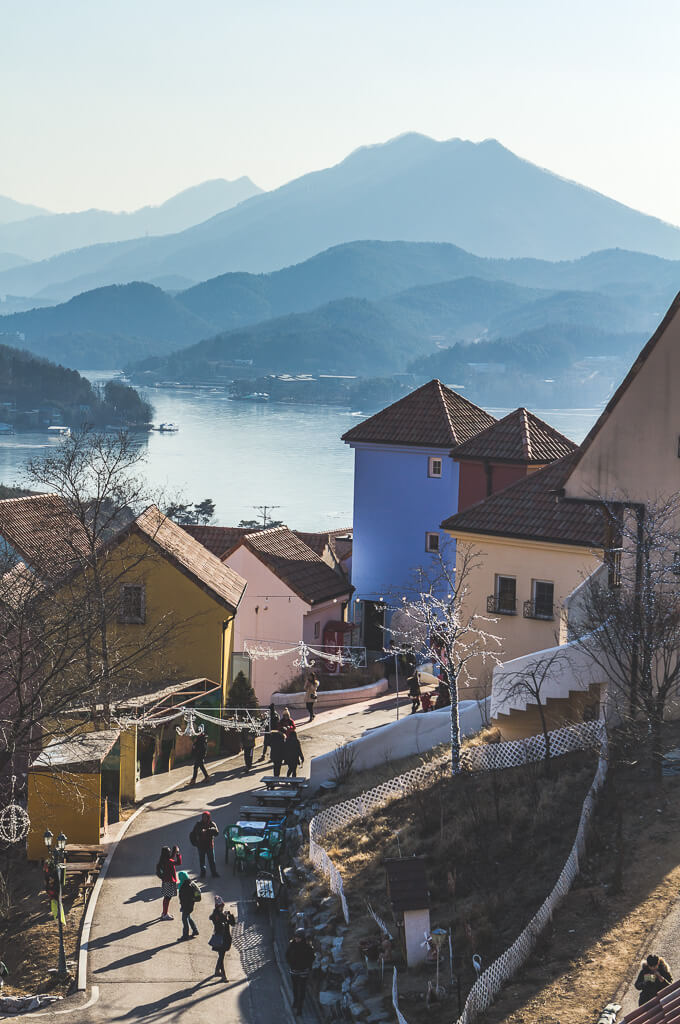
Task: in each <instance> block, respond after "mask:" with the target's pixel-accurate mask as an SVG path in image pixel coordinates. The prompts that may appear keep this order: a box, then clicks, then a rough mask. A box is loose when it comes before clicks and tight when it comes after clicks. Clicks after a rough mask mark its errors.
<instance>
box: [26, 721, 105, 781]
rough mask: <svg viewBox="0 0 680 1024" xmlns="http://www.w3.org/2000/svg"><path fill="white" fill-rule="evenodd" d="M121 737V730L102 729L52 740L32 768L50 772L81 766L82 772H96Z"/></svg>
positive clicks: (33, 762)
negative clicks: (51, 770) (54, 769)
mask: <svg viewBox="0 0 680 1024" xmlns="http://www.w3.org/2000/svg"><path fill="white" fill-rule="evenodd" d="M119 736H120V729H102V730H99V731H93V732H84V733H78V735H76V736H71V737H69V738H64V739H61V738H60V739H54V740H51V741H50V742H49V743H48V744H47V746H46V747H44V748H43V750H41V751H40V753H39V754H38V756H37V757H36V758H35V759H34V760H33V761H32V762H31V765H30V767H31V769H34V770H38V769H46V770H50V769H52V768H67V767H73V768H75V767H78V766H79V767H80V768H81V770H85V771H88V770H89V771H94V770H95V769H96V767H97V766H98V765H100V764H101V763H102V761H103V760H104V759H105V758H106V756H107V754H108V753H109V752H110V750H111V748H112V747H113V745H114V744H115V742H116V740H117V739H118V737H119Z"/></svg>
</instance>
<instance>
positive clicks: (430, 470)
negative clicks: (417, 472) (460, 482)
mask: <svg viewBox="0 0 680 1024" xmlns="http://www.w3.org/2000/svg"><path fill="white" fill-rule="evenodd" d="M435 463H438V464H439V472H438V473H435V471H434V470H435ZM443 471H444V460H443V458H442V456H441V455H430V457H429V458H428V460H427V475H428V476H429V477H431V478H432V479H433V480H441V478H442V474H443Z"/></svg>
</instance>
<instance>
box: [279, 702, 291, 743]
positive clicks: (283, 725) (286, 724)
mask: <svg viewBox="0 0 680 1024" xmlns="http://www.w3.org/2000/svg"><path fill="white" fill-rule="evenodd" d="M277 729H280V730H281V732H282V733H283V734H284V735H285V736H287V735H288V733H289V732H291V731H293V730H294V729H295V722H294V721H293V719H292V717H291V714H290V711H289V710H288V708H284V709H283V714H282V715H281V717H280V718H279V724H278V725H277Z"/></svg>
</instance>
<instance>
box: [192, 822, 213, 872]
mask: <svg viewBox="0 0 680 1024" xmlns="http://www.w3.org/2000/svg"><path fill="white" fill-rule="evenodd" d="M217 832H218V829H217V825H216V824H215V822H214V821H213V820H212V818H211V817H210V811H203V814H202V815H201V817H200V818H199V819H198V821H197V822H196V824H195V825H194V827H193V828H192V830H191V832H190V833H189V842H190V843H191V845H192V846H195V847H196V849H197V850H198V861H199V864H200V865H201V878H205V861H206V857H207V859H208V864H209V865H210V873H211V874H212V876H213V878H219V875H218V874H217V868H216V867H215V836H216V835H217Z"/></svg>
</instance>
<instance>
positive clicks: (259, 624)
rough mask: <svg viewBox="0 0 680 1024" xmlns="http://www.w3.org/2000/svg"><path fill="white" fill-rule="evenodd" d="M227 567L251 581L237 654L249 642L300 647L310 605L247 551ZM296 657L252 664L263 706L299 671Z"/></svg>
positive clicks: (237, 628) (237, 625)
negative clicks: (258, 641) (265, 642)
mask: <svg viewBox="0 0 680 1024" xmlns="http://www.w3.org/2000/svg"><path fill="white" fill-rule="evenodd" d="M225 564H226V565H228V566H230V567H231V568H232V569H234V570H235V571H236V572H237V573H239V575H241V576H243V578H244V579H245V580H247V581H248V586H247V588H246V592H245V594H244V596H243V600H242V601H241V604H240V605H239V609H238V612H237V613H236V619H235V620H234V650H235V651H242V650H243V649H244V643H245V641H246V640H255V641H257V640H262V641H269V642H271V643H272V645H273V646H274V647H286V646H288V645H290V646H292V645H293V644H296V643H298V642H299V641H300V640H301V639H302V632H303V619H304V615H305V613H306V612H307V610H308V608H309V605H307V604H305V602H304V601H302V600H301V599H300V598H299V597H298V596H297V594H294V593H293V591H292V590H291V589H290V588H289V587H287V586H286V584H285V583H283V581H282V580H280V579H279V578H278V576H276V575H275V574H274V573H273V572H272V571H271V569H268V568H267V566H266V565H263V564H262V562H261V561H260V560H259V558H256V557H255V555H253V553H252V552H251V551H249V550H248V548H245V547H240V548H237V549H236V551H234V552H233V553H232V554H231V555H230V556H229V557H228V558H226V559H225ZM293 657H294V656H293V655H291V656H290V657H282V658H277V659H267V660H253V662H252V683H253V686H254V688H255V693H256V694H257V697H258V700H259V701H260V704H263V705H267V704H269V702H270V701H271V695H272V693H274V691H275V690H278V689H279V688H280V687H281V686H283V685H284V684H285V683H287V682H288V680H289V679H290V678H291V676H292V675H295V674H296V673H297V672H298V671H299V669H297V668H296V667H295V666H294V665H293Z"/></svg>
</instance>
